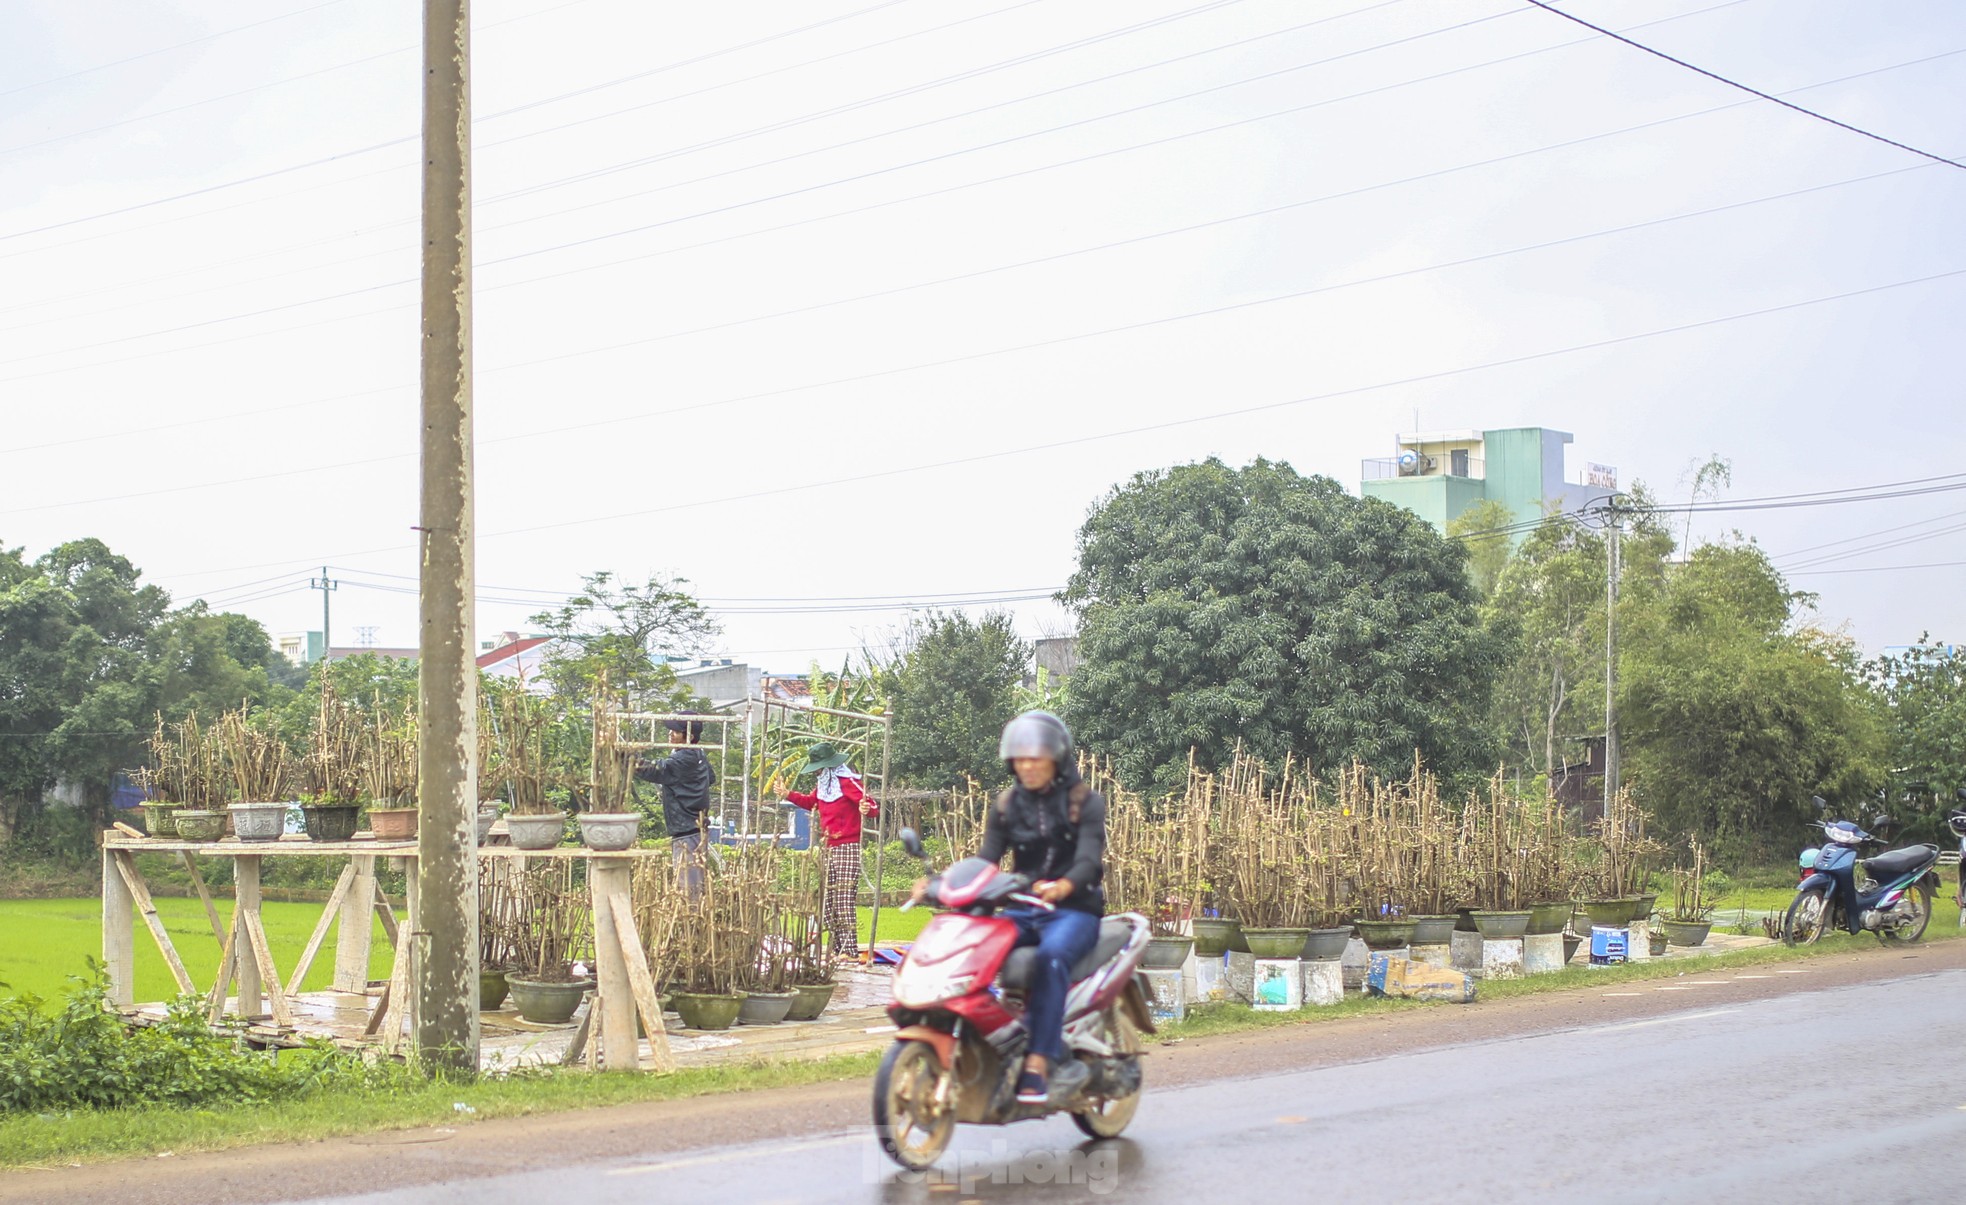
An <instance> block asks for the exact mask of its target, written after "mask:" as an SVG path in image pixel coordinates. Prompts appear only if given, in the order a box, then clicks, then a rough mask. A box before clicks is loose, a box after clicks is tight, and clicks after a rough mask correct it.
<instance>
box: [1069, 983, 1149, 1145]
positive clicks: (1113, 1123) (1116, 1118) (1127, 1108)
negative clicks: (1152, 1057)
mask: <svg viewBox="0 0 1966 1205" xmlns="http://www.w3.org/2000/svg"><path fill="white" fill-rule="evenodd" d="M1106 1041H1107V1042H1108V1043H1109V1044H1110V1045H1111V1046H1112V1048H1113V1049H1114V1050H1115V1051H1117V1052H1119V1053H1120V1054H1130V1055H1134V1056H1136V1057H1137V1056H1138V1055H1139V1053H1140V1032H1139V1031H1138V1030H1136V1029H1134V1028H1133V1022H1131V1021H1129V1020H1127V1019H1126V1013H1125V1012H1124V1011H1123V1010H1121V1009H1119V1008H1117V1007H1115V1008H1112V1009H1110V1010H1108V1011H1107V1013H1106ZM1139 1109H1140V1089H1139V1088H1135V1089H1134V1090H1133V1091H1132V1092H1130V1093H1128V1094H1127V1095H1125V1096H1121V1097H1117V1098H1114V1099H1112V1100H1106V1099H1101V1100H1100V1102H1099V1106H1098V1108H1096V1109H1089V1110H1087V1111H1086V1112H1084V1113H1074V1114H1072V1124H1073V1125H1075V1126H1077V1127H1078V1128H1079V1132H1080V1133H1083V1134H1084V1135H1085V1136H1086V1137H1088V1138H1118V1137H1119V1136H1120V1134H1121V1133H1122V1132H1124V1131H1125V1129H1126V1127H1127V1126H1128V1124H1130V1123H1131V1122H1132V1121H1133V1115H1134V1114H1135V1113H1136V1112H1138V1111H1139Z"/></svg>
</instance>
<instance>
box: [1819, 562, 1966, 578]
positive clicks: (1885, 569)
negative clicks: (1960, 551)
mask: <svg viewBox="0 0 1966 1205" xmlns="http://www.w3.org/2000/svg"><path fill="white" fill-rule="evenodd" d="M1961 565H1966V561H1930V562H1927V563H1926V564H1923V565H1873V566H1871V567H1870V568H1868V569H1803V570H1801V571H1799V572H1796V573H1789V572H1787V571H1784V572H1783V576H1784V577H1810V576H1813V575H1817V574H1828V573H1892V572H1895V571H1897V570H1900V569H1956V568H1958V567H1959V566H1961Z"/></svg>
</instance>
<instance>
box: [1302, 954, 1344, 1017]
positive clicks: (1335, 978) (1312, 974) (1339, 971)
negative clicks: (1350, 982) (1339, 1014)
mask: <svg viewBox="0 0 1966 1205" xmlns="http://www.w3.org/2000/svg"><path fill="white" fill-rule="evenodd" d="M1303 968H1304V1003H1305V1005H1306V1006H1317V1007H1322V1006H1325V1005H1330V1004H1342V1003H1344V1000H1345V965H1344V964H1343V963H1341V962H1333V961H1331V960H1329V959H1326V960H1324V961H1321V962H1311V961H1306V962H1305V963H1304V964H1303Z"/></svg>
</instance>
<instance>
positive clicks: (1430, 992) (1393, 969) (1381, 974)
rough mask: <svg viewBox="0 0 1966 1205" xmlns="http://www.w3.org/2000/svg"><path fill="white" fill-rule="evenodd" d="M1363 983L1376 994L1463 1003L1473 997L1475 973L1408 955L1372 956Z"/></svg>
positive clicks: (1395, 997) (1402, 998)
mask: <svg viewBox="0 0 1966 1205" xmlns="http://www.w3.org/2000/svg"><path fill="white" fill-rule="evenodd" d="M1365 986H1366V990H1367V991H1368V992H1371V993H1372V994H1373V995H1375V996H1389V997H1392V998H1394V999H1398V1000H1445V1001H1448V1002H1450V1003H1453V1004H1466V1003H1468V1002H1469V1001H1471V1000H1473V999H1474V998H1475V984H1474V977H1473V976H1471V975H1469V974H1468V973H1467V972H1465V971H1456V970H1453V969H1452V968H1449V967H1437V966H1429V965H1428V964H1426V963H1424V962H1416V961H1414V960H1413V959H1411V958H1389V957H1387V956H1386V955H1384V954H1374V955H1373V956H1372V969H1371V970H1370V971H1368V972H1367V973H1366V977H1365Z"/></svg>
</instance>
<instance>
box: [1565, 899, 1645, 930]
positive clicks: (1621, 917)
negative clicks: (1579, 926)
mask: <svg viewBox="0 0 1966 1205" xmlns="http://www.w3.org/2000/svg"><path fill="white" fill-rule="evenodd" d="M1637 904H1638V901H1637V900H1636V899H1616V900H1578V901H1577V905H1578V906H1579V907H1581V908H1582V909H1583V910H1584V912H1585V914H1586V915H1588V916H1589V917H1590V918H1591V924H1593V925H1606V926H1609V927H1610V928H1613V929H1622V928H1624V927H1625V926H1626V925H1629V924H1631V923H1632V916H1633V913H1632V909H1633V907H1635V906H1636V905H1637Z"/></svg>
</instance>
